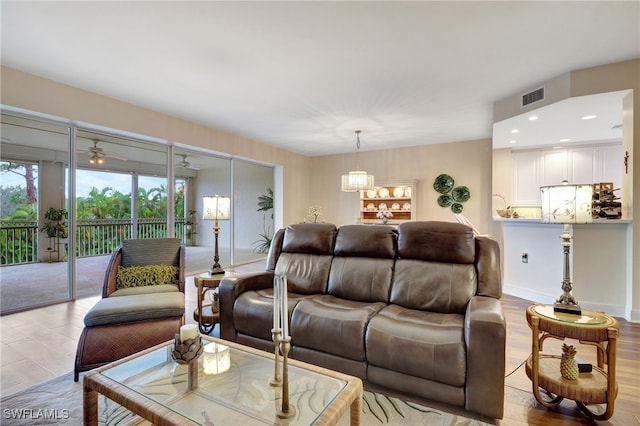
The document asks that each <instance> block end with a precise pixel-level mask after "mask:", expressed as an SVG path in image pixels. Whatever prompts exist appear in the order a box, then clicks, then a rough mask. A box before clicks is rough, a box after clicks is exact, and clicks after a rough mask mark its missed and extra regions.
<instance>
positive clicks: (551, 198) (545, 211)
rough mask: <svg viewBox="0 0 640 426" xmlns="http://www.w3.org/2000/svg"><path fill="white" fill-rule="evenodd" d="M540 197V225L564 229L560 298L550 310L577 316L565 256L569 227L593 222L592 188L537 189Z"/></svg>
mask: <svg viewBox="0 0 640 426" xmlns="http://www.w3.org/2000/svg"><path fill="white" fill-rule="evenodd" d="M540 195H541V198H542V223H562V224H563V225H564V230H563V233H562V235H561V236H560V238H561V239H562V251H563V253H564V278H563V280H562V295H561V296H560V298H559V299H558V300H556V303H555V305H554V307H553V310H554V311H555V312H564V313H569V314H575V315H581V314H582V310H581V309H580V305H578V302H576V300H575V299H574V297H573V295H572V294H571V290H572V285H571V272H570V269H569V261H570V259H569V253H570V250H571V240H572V239H573V236H572V235H571V232H570V229H569V225H571V224H576V223H590V222H592V221H593V214H592V207H591V206H592V197H593V185H567V184H565V185H553V186H543V187H540Z"/></svg>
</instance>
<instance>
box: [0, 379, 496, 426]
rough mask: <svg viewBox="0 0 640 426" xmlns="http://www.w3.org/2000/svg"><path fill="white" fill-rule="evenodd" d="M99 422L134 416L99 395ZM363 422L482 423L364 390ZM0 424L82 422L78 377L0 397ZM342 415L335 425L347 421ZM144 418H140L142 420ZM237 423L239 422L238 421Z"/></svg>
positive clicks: (111, 424) (128, 420) (112, 424)
mask: <svg viewBox="0 0 640 426" xmlns="http://www.w3.org/2000/svg"><path fill="white" fill-rule="evenodd" d="M98 403H99V422H100V425H108V426H117V425H123V424H130V423H131V422H132V421H133V422H134V423H136V422H135V421H134V420H135V417H134V416H133V415H132V414H131V413H130V412H129V411H128V410H125V409H124V408H122V407H121V406H119V405H117V404H115V403H114V402H112V401H110V400H109V399H107V398H105V397H103V396H100V398H99V399H98ZM362 405H363V417H362V420H363V421H362V424H363V425H367V426H370V425H410V426H414V425H415V426H418V425H420V426H423V425H442V426H445V425H447V426H454V425H459V426H467V425H468V426H476V425H477V426H484V425H489V424H490V423H485V422H482V421H479V420H476V419H473V418H468V417H465V416H463V415H460V414H454V413H449V412H446V411H442V410H439V409H435V408H430V407H427V406H425V405H421V404H417V403H413V402H410V401H405V400H402V399H400V398H396V397H392V396H387V395H384V394H382V393H379V392H371V391H369V390H365V393H364V401H363V404H362ZM0 408H1V411H2V414H1V416H0V425H7V426H8V425H79V424H82V380H80V381H79V382H77V383H76V382H74V381H73V376H72V373H68V374H65V375H63V376H60V377H57V378H55V379H52V380H50V381H48V382H45V383H42V384H40V385H36V386H34V387H32V388H30V389H27V390H24V391H22V392H18V393H16V394H13V395H9V396H7V397H5V398H2V400H0ZM348 417H349V416H348V415H347V416H344V417H343V419H342V421H341V422H340V423H339V425H341V426H342V425H345V426H346V425H348V424H349V418H348ZM144 423H146V422H143V424H144ZM238 426H241V425H238Z"/></svg>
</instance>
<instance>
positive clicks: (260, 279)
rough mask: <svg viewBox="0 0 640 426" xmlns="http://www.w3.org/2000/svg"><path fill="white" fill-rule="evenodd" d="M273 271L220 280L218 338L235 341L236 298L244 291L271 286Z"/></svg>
mask: <svg viewBox="0 0 640 426" xmlns="http://www.w3.org/2000/svg"><path fill="white" fill-rule="evenodd" d="M273 274H274V273H273V271H265V272H256V273H252V274H246V275H237V276H229V277H224V278H223V279H222V281H220V286H219V290H218V291H219V297H220V338H221V339H224V340H229V341H232V342H235V341H236V327H235V325H234V323H233V307H234V305H235V303H236V299H237V298H238V296H240V295H241V294H242V293H244V292H246V291H252V290H253V291H255V290H261V289H265V288H272V287H273Z"/></svg>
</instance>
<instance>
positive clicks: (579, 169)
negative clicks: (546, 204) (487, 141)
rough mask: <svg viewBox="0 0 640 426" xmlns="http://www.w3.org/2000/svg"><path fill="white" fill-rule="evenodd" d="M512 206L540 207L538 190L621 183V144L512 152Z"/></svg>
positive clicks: (617, 185) (618, 185) (615, 185)
mask: <svg viewBox="0 0 640 426" xmlns="http://www.w3.org/2000/svg"><path fill="white" fill-rule="evenodd" d="M511 159H512V198H513V202H512V204H513V205H515V206H538V205H540V187H541V186H547V185H560V184H562V181H563V180H567V181H568V182H569V183H597V182H613V185H614V188H620V185H621V183H622V144H620V143H614V144H603V145H582V146H576V147H571V148H566V149H551V150H550V149H546V150H528V151H524V150H523V151H513V152H512V153H511Z"/></svg>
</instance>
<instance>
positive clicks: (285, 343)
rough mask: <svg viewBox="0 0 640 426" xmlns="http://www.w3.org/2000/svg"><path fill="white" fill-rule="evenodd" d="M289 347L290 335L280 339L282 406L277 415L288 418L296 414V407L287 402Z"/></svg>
mask: <svg viewBox="0 0 640 426" xmlns="http://www.w3.org/2000/svg"><path fill="white" fill-rule="evenodd" d="M290 349H291V337H285V338H284V339H282V340H280V350H281V351H282V407H281V408H280V409H279V410H278V417H279V418H281V419H288V418H290V417H293V416H295V415H296V407H293V406H291V405H290V404H289V365H288V362H287V360H288V358H289V350H290Z"/></svg>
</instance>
